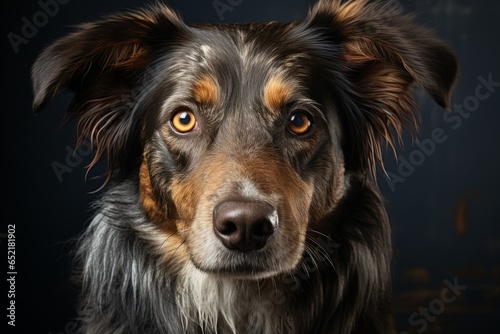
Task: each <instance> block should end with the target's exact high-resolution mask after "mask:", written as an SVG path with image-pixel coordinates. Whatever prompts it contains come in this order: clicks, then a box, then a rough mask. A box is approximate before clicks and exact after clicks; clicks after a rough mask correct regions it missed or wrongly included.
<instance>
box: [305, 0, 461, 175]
mask: <svg viewBox="0 0 500 334" xmlns="http://www.w3.org/2000/svg"><path fill="white" fill-rule="evenodd" d="M395 7H397V6H395V5H394V2H392V1H386V2H382V1H367V0H348V1H341V0H320V1H319V2H318V3H317V4H316V5H315V6H314V8H313V9H312V10H311V12H310V14H309V17H308V18H307V19H306V20H305V21H304V22H303V23H302V26H303V27H305V28H306V29H313V30H314V31H315V33H316V34H317V35H319V36H320V38H321V44H322V45H324V46H325V47H327V48H328V49H329V50H333V51H334V52H332V54H331V55H330V57H331V58H330V59H327V62H328V61H330V62H332V61H333V62H337V63H338V64H336V65H335V66H336V68H337V69H339V71H340V72H341V73H342V74H343V78H344V80H345V82H344V84H345V85H346V87H342V88H341V90H343V91H346V92H347V94H348V95H349V96H348V97H345V101H344V107H346V106H347V108H346V109H347V110H340V111H339V113H341V117H342V118H343V119H344V124H346V127H347V128H348V129H346V130H345V131H344V134H345V136H346V137H345V138H344V143H345V147H344V152H347V153H348V154H349V153H351V156H350V157H349V156H348V157H346V158H348V159H349V160H350V161H349V162H350V165H351V168H352V170H357V171H360V172H364V171H368V172H369V174H371V175H372V176H373V177H374V175H375V169H376V163H374V161H377V162H378V163H379V164H380V165H381V166H382V168H383V163H382V158H381V155H382V140H385V141H386V143H387V144H388V145H390V146H391V147H392V149H393V150H395V142H396V141H401V134H402V131H403V130H404V129H410V130H413V129H416V127H417V126H418V124H417V121H416V119H417V117H416V116H415V113H414V112H415V102H414V99H413V95H412V89H413V88H414V87H420V88H423V89H424V90H425V91H426V92H427V93H428V94H429V95H430V96H432V98H433V99H434V100H435V101H436V102H437V103H438V104H439V105H440V106H442V107H445V108H447V107H448V105H449V99H450V93H451V90H452V88H453V86H454V83H455V80H456V77H457V72H458V65H457V60H456V58H455V56H454V55H453V53H452V52H451V51H450V49H449V48H448V47H447V46H446V45H445V44H444V43H442V42H441V41H440V40H438V39H437V38H435V37H434V35H433V34H432V33H431V32H429V31H428V30H426V29H424V28H422V27H419V26H416V25H415V24H414V23H412V17H410V16H408V15H404V14H402V13H401V9H400V8H395ZM323 53H324V52H323ZM323 57H328V55H325V56H323ZM412 132H413V131H412Z"/></svg>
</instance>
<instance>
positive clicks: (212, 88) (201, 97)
mask: <svg viewBox="0 0 500 334" xmlns="http://www.w3.org/2000/svg"><path fill="white" fill-rule="evenodd" d="M192 94H193V97H194V99H195V101H196V102H198V103H199V104H202V105H208V106H213V105H214V104H215V103H217V101H218V99H219V88H218V87H217V84H216V83H215V81H214V80H213V79H212V78H211V77H209V76H204V77H202V78H201V79H199V80H197V81H196V82H195V83H194V85H193V89H192Z"/></svg>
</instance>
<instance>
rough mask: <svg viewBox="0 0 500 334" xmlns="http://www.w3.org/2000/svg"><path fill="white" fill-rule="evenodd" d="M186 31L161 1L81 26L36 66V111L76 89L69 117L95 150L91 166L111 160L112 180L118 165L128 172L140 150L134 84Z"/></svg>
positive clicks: (43, 56) (44, 53)
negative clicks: (56, 97) (139, 9)
mask: <svg viewBox="0 0 500 334" xmlns="http://www.w3.org/2000/svg"><path fill="white" fill-rule="evenodd" d="M185 31H186V26H185V25H184V24H183V23H182V22H181V20H180V19H179V18H178V16H176V15H175V13H173V12H172V11H171V10H170V9H169V8H168V7H166V6H163V5H161V4H157V5H155V6H154V7H150V8H148V9H146V10H143V11H137V12H131V13H125V14H119V15H114V16H110V17H107V18H104V19H102V20H100V21H97V22H94V23H88V24H82V25H80V26H78V27H77V30H76V31H75V32H73V33H72V34H70V35H68V36H66V37H64V38H61V39H59V40H57V41H56V42H55V43H53V44H52V45H50V46H49V47H48V48H46V49H45V50H44V51H43V52H42V53H41V54H40V56H39V57H38V58H37V60H36V62H35V64H34V65H33V68H32V81H33V89H34V102H33V110H34V111H35V112H39V111H40V110H41V109H42V108H43V107H44V106H45V105H46V104H47V103H48V102H50V101H51V100H52V98H53V97H54V96H55V95H56V94H57V93H58V92H60V91H61V90H63V89H65V88H69V89H70V90H72V91H74V92H75V96H74V98H73V100H72V102H71V104H70V106H69V109H68V115H67V118H68V119H74V118H79V121H78V131H79V135H78V142H79V143H80V142H82V141H83V140H84V139H86V138H88V139H89V140H90V141H91V143H92V145H93V146H94V148H95V156H94V159H93V161H92V162H91V164H90V166H89V168H92V166H94V165H95V164H96V163H97V161H98V160H99V159H101V158H103V157H106V158H107V163H108V169H107V174H108V178H107V180H109V178H110V176H111V174H112V172H113V170H115V169H116V168H117V167H118V170H120V171H121V172H124V169H126V166H128V165H130V164H129V163H128V161H127V159H130V158H131V155H132V154H131V152H132V151H136V150H137V147H136V146H137V138H138V133H137V132H138V131H139V129H138V127H137V124H136V123H137V119H138V116H137V115H134V112H133V106H134V103H133V98H134V97H133V94H134V88H135V87H136V85H137V84H138V83H139V81H140V80H141V78H142V77H143V76H144V75H145V72H146V68H147V65H148V64H150V63H151V62H152V61H153V60H154V59H155V56H156V52H157V51H158V50H162V48H165V47H168V45H169V43H171V42H172V41H174V40H175V38H176V37H178V36H179V35H180V34H181V33H182V32H185ZM136 153H137V152H136Z"/></svg>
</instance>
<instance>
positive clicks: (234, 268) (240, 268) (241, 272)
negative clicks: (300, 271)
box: [192, 261, 292, 280]
mask: <svg viewBox="0 0 500 334" xmlns="http://www.w3.org/2000/svg"><path fill="white" fill-rule="evenodd" d="M192 263H193V265H194V266H195V267H196V268H197V269H198V270H200V271H202V272H204V273H206V274H209V275H213V276H216V277H218V278H229V279H236V280H260V279H266V278H271V277H275V276H278V275H280V274H283V273H285V272H289V271H291V270H292V268H290V270H286V269H285V268H273V267H270V266H266V265H263V264H254V263H251V262H247V263H238V264H234V263H233V264H232V265H231V264H213V265H203V264H200V263H198V262H197V261H192Z"/></svg>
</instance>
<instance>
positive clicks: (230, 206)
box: [213, 200, 277, 252]
mask: <svg viewBox="0 0 500 334" xmlns="http://www.w3.org/2000/svg"><path fill="white" fill-rule="evenodd" d="M213 215H214V216H213V224H214V231H215V235H216V236H217V237H218V238H219V239H220V240H221V241H222V243H223V244H224V246H226V248H228V249H231V250H239V251H241V252H249V251H252V250H258V249H261V248H263V247H264V246H265V245H266V242H267V240H268V239H269V237H270V236H271V235H272V234H273V233H274V230H275V228H276V224H277V215H276V210H275V209H274V208H273V207H272V206H271V205H269V204H267V203H262V202H251V201H246V200H231V201H225V202H221V203H219V204H218V205H216V206H215V208H214V212H213Z"/></svg>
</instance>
